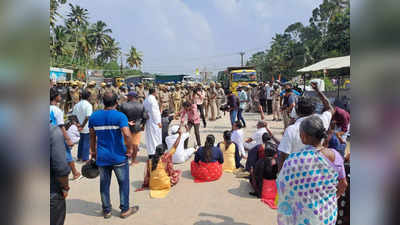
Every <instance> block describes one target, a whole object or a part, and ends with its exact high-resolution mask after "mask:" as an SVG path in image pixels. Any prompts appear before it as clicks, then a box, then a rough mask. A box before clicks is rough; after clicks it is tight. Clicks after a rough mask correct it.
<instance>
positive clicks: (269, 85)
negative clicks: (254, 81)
mask: <svg viewBox="0 0 400 225" xmlns="http://www.w3.org/2000/svg"><path fill="white" fill-rule="evenodd" d="M271 92H272V81H270V82H269V83H267V85H265V94H266V96H267V113H268V115H271V114H272V100H273V97H272V93H271Z"/></svg>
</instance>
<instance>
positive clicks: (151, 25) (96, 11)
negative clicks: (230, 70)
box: [64, 0, 320, 73]
mask: <svg viewBox="0 0 400 225" xmlns="http://www.w3.org/2000/svg"><path fill="white" fill-rule="evenodd" d="M69 2H72V3H75V4H79V5H81V6H82V7H84V8H87V9H88V10H89V13H90V16H91V18H92V20H93V22H94V21H95V20H103V21H105V22H106V23H107V24H108V25H109V26H110V27H111V28H112V30H113V35H114V37H116V39H117V40H118V41H119V42H120V43H121V47H122V48H123V50H125V51H127V50H128V48H129V46H130V45H134V46H135V47H137V49H139V50H140V51H142V52H143V54H144V67H143V68H144V69H145V70H148V71H150V72H168V73H173V72H182V71H187V72H189V71H194V70H195V68H197V67H200V68H203V66H207V67H214V66H217V67H218V66H225V65H237V64H238V63H240V57H239V55H237V56H229V57H219V58H215V57H213V58H208V57H206V56H213V55H221V54H225V53H231V52H239V51H241V50H245V49H253V48H256V47H267V46H268V45H269V43H270V41H271V37H272V36H273V35H274V33H277V32H283V30H284V28H286V26H288V25H289V24H290V23H294V22H297V21H301V22H306V21H308V18H309V17H310V16H311V13H312V9H313V8H315V7H316V6H317V5H318V4H320V3H319V2H320V1H315V0H285V1H279V0H278V1H276V0H201V1H195V2H194V1H183V0H118V1H109V0H96V3H97V4H93V1H92V0H69ZM300 2H301V3H300ZM311 2H313V4H314V5H312V4H311ZM205 6H209V7H205ZM64 8H68V7H64ZM250 56H251V55H250V53H249V54H246V58H248V57H250ZM193 58H200V59H196V60H188V59H193Z"/></svg>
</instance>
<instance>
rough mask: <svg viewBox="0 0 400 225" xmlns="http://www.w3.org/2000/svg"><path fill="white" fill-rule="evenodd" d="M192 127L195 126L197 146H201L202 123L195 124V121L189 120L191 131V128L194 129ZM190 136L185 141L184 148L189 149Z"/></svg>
mask: <svg viewBox="0 0 400 225" xmlns="http://www.w3.org/2000/svg"><path fill="white" fill-rule="evenodd" d="M192 127H194V134H195V135H196V143H197V146H201V141H200V124H194V123H193V122H190V121H189V122H188V128H189V133H190V130H191V129H192ZM189 138H190V137H189ZM189 138H187V139H186V140H185V142H184V148H185V149H187V148H188V144H189Z"/></svg>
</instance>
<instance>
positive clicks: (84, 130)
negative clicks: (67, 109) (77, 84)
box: [72, 90, 93, 162]
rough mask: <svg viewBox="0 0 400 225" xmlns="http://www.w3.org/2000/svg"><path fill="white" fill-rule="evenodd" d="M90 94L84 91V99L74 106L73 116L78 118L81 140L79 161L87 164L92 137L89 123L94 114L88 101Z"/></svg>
mask: <svg viewBox="0 0 400 225" xmlns="http://www.w3.org/2000/svg"><path fill="white" fill-rule="evenodd" d="M89 97H90V92H89V91H87V90H83V91H82V99H81V100H80V101H79V102H78V103H77V104H76V105H75V106H74V109H73V110H72V115H75V116H76V117H77V118H78V122H79V132H80V139H79V145H78V161H83V162H86V161H88V160H89V155H90V135H89V127H88V121H89V117H90V116H91V115H92V113H93V106H92V104H90V103H89V101H88V99H89Z"/></svg>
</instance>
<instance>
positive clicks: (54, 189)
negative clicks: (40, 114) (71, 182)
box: [50, 125, 71, 193]
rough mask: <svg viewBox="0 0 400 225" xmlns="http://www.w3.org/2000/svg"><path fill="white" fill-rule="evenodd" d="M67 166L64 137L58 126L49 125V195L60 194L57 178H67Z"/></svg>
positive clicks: (68, 169) (60, 189)
mask: <svg viewBox="0 0 400 225" xmlns="http://www.w3.org/2000/svg"><path fill="white" fill-rule="evenodd" d="M70 171H71V168H70V167H69V166H68V163H67V157H66V146H65V140H64V136H63V134H62V132H61V129H60V128H59V127H58V126H53V125H50V193H60V192H61V191H62V188H61V185H60V184H59V182H58V181H57V177H64V176H68V175H69V173H70Z"/></svg>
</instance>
